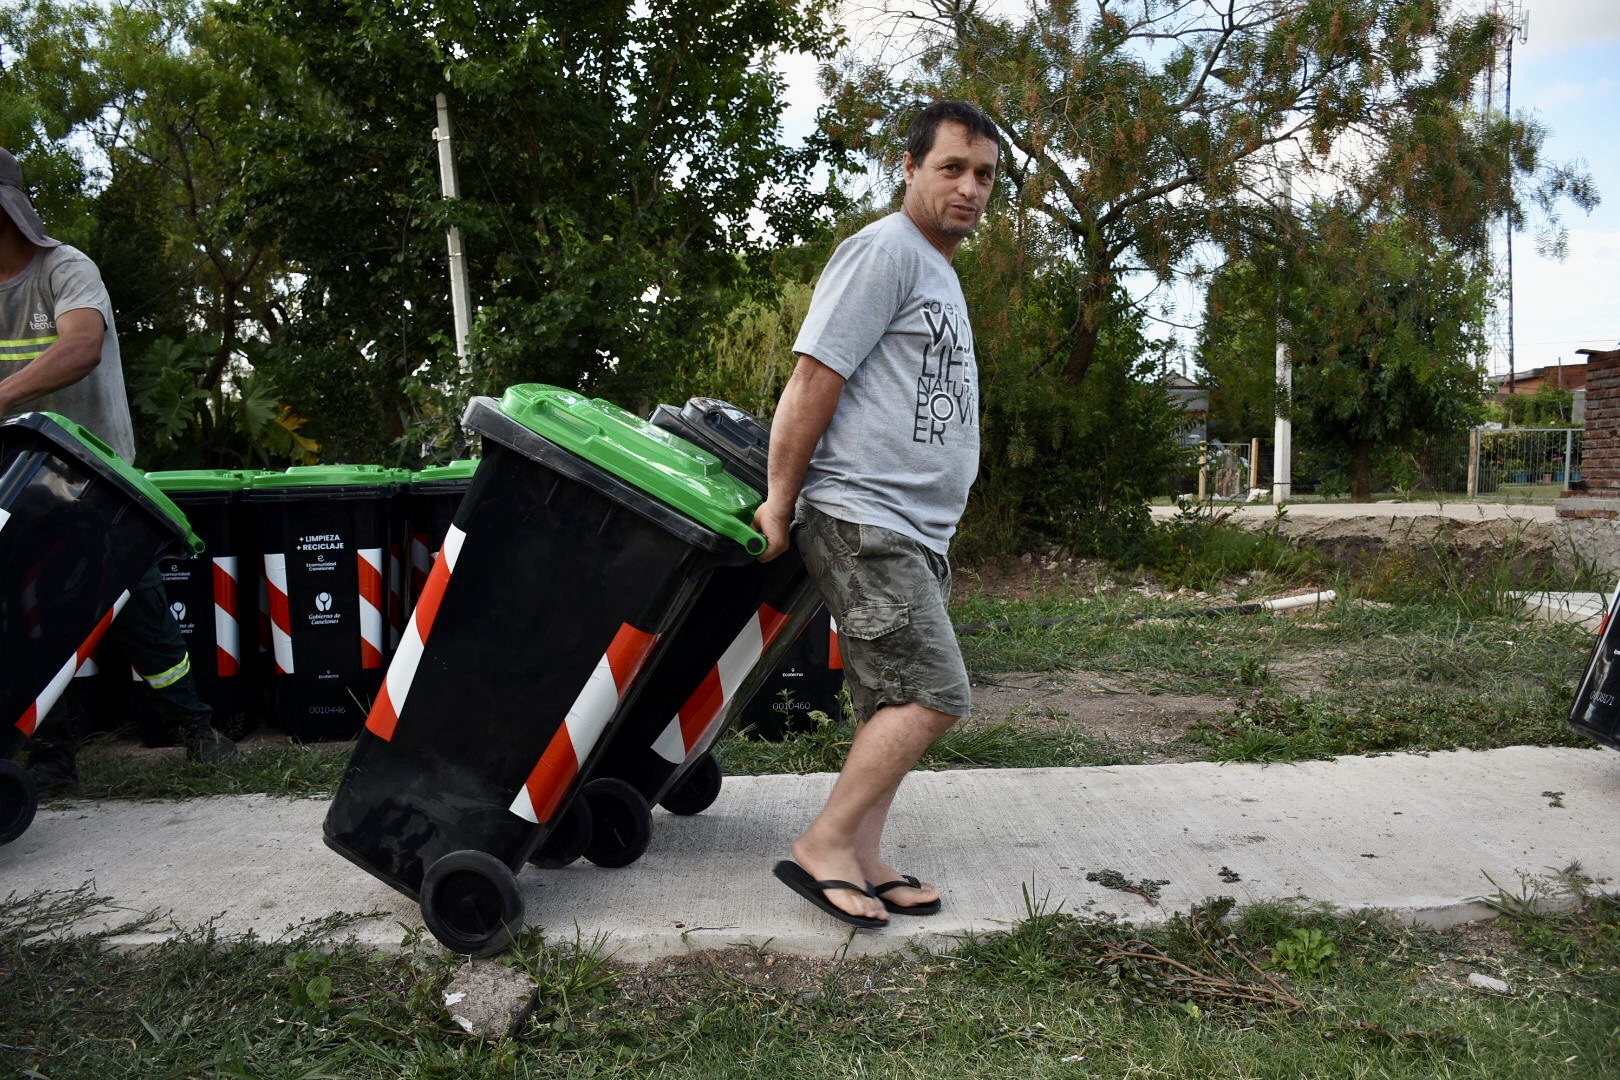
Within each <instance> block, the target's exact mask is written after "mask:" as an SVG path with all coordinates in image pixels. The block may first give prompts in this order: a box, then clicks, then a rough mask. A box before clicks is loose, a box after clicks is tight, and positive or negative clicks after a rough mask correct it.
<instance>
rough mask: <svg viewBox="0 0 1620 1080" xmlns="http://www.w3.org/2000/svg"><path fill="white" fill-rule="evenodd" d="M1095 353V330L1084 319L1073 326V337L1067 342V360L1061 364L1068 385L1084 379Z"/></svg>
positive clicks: (1077, 383) (1078, 383) (1073, 384)
mask: <svg viewBox="0 0 1620 1080" xmlns="http://www.w3.org/2000/svg"><path fill="white" fill-rule="evenodd" d="M1096 354H1097V331H1096V330H1093V329H1092V328H1091V327H1089V326H1087V325H1086V322H1085V320H1084V319H1081V320H1080V324H1079V325H1078V326H1076V327H1075V328H1074V338H1073V340H1072V341H1070V343H1069V360H1068V363H1066V364H1064V365H1063V381H1064V382H1066V383H1068V384H1069V385H1070V386H1079V385H1080V384H1081V383H1083V382H1084V381H1085V379H1086V372H1088V371H1090V370H1091V360H1092V357H1094V356H1095V355H1096Z"/></svg>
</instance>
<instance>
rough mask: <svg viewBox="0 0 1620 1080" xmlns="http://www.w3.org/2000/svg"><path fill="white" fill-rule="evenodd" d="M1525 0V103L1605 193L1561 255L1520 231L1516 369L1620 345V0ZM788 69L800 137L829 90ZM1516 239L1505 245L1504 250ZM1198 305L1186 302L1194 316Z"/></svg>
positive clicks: (1502, 323)
mask: <svg viewBox="0 0 1620 1080" xmlns="http://www.w3.org/2000/svg"><path fill="white" fill-rule="evenodd" d="M1464 2H1465V3H1469V5H1470V6H1475V5H1477V4H1480V3H1488V2H1490V0H1464ZM1503 2H1505V0H1503ZM1518 3H1519V10H1520V11H1521V12H1522V13H1523V14H1524V18H1523V19H1522V21H1523V23H1524V25H1525V27H1526V33H1525V40H1524V41H1522V42H1520V41H1517V40H1516V41H1515V42H1514V46H1513V58H1512V59H1513V70H1512V79H1511V81H1510V82H1509V84H1508V85H1509V88H1510V91H1511V95H1512V107H1513V111H1514V112H1515V113H1524V114H1527V115H1529V116H1532V117H1534V118H1535V119H1537V120H1539V121H1540V122H1541V123H1542V124H1543V125H1545V126H1546V127H1547V128H1548V132H1547V139H1546V142H1545V144H1544V146H1543V149H1542V154H1543V159H1544V160H1547V161H1553V162H1559V163H1582V162H1584V171H1586V172H1589V173H1590V174H1591V176H1592V179H1593V181H1594V182H1595V184H1596V186H1597V190H1598V194H1599V196H1600V197H1601V200H1602V201H1601V203H1600V204H1599V205H1598V206H1597V207H1595V208H1594V209H1593V210H1592V212H1591V213H1590V214H1588V213H1586V212H1584V211H1582V210H1580V209H1578V208H1577V207H1575V206H1574V205H1573V204H1570V203H1568V202H1564V203H1562V204H1560V205H1559V206H1558V208H1557V213H1558V216H1559V218H1560V219H1561V220H1562V222H1563V225H1564V227H1565V229H1567V231H1568V247H1567V252H1566V254H1565V257H1564V258H1563V259H1562V260H1561V261H1560V260H1554V259H1550V258H1544V257H1542V256H1540V255H1538V254H1537V253H1536V250H1535V241H1534V237H1533V236H1532V235H1528V234H1520V235H1518V236H1515V237H1514V240H1513V304H1512V314H1513V319H1512V322H1513V335H1512V340H1513V350H1512V366H1513V369H1514V371H1515V372H1516V373H1519V374H1523V373H1526V372H1528V371H1531V370H1533V369H1536V368H1540V367H1552V366H1555V365H1557V364H1559V363H1560V362H1562V363H1579V362H1581V361H1584V360H1585V357H1583V356H1580V355H1577V353H1576V351H1575V350H1577V349H1580V348H1590V349H1613V348H1616V347H1620V0H1518ZM783 70H784V74H786V75H787V77H788V80H789V96H788V100H789V103H790V104H789V107H788V110H787V112H786V113H785V114H784V117H783V120H784V123H783V127H784V130H785V133H786V134H787V135H788V137H789V138H790V139H791V138H793V137H794V136H795V135H796V134H799V133H803V132H807V131H808V130H809V129H810V128H811V127H812V126H813V124H814V122H815V111H816V108H817V107H818V106H819V105H820V103H821V100H822V99H821V94H820V92H819V91H818V90H817V88H816V84H815V66H814V63H813V62H811V61H810V60H809V59H808V58H806V57H790V58H784V67H783ZM1497 100H1498V103H1499V104H1500V91H1498V99H1497ZM1505 247H1506V245H1505V243H1499V244H1498V248H1499V250H1500V251H1501V253H1502V254H1503V255H1504V256H1505ZM1188 306H1189V305H1187V304H1182V312H1181V317H1182V318H1183V319H1185V318H1186V316H1187V314H1188V311H1187V308H1188ZM1191 306H1193V307H1196V304H1194V305H1191ZM1194 317H1196V316H1194ZM1507 321H1508V320H1507V311H1506V304H1505V301H1504V303H1503V304H1502V305H1501V306H1500V307H1499V310H1498V318H1497V323H1498V329H1497V331H1496V333H1495V334H1494V335H1493V336H1494V338H1495V341H1494V344H1493V348H1492V350H1491V354H1490V356H1489V357H1488V358H1487V359H1486V368H1487V370H1489V371H1490V372H1491V373H1492V374H1500V375H1503V376H1504V377H1505V375H1506V372H1507V370H1508V364H1509V352H1508V349H1507V340H1508V338H1507V333H1506V329H1507ZM1178 336H1182V337H1185V336H1186V334H1185V332H1183V333H1182V334H1181V335H1178Z"/></svg>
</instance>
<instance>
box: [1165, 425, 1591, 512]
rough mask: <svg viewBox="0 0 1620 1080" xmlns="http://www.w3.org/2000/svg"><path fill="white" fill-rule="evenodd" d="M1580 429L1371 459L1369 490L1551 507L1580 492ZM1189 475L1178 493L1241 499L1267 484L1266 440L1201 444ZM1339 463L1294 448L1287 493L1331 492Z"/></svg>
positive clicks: (1506, 435) (1496, 432)
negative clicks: (1562, 496) (1572, 492)
mask: <svg viewBox="0 0 1620 1080" xmlns="http://www.w3.org/2000/svg"><path fill="white" fill-rule="evenodd" d="M1583 433H1584V432H1583V429H1581V428H1502V429H1489V428H1478V429H1475V430H1473V431H1470V432H1467V433H1464V434H1459V435H1454V436H1445V437H1439V438H1433V439H1428V440H1426V441H1424V442H1423V443H1422V444H1421V445H1420V446H1418V447H1417V448H1415V449H1413V450H1410V451H1401V452H1399V453H1387V454H1381V455H1378V460H1377V462H1376V463H1375V467H1374V477H1373V485H1374V490H1375V491H1376V492H1379V493H1387V494H1394V495H1413V496H1419V497H1422V496H1426V495H1427V496H1436V497H1439V496H1453V497H1458V496H1461V497H1467V498H1475V497H1478V498H1486V499H1492V500H1501V501H1507V502H1535V501H1551V500H1554V499H1556V498H1558V496H1559V495H1560V494H1561V493H1562V492H1564V491H1568V490H1571V489H1572V488H1573V489H1578V488H1579V487H1580V486H1581V442H1582V438H1581V437H1582V435H1583ZM1193 453H1194V455H1195V458H1194V461H1195V464H1194V467H1193V473H1192V475H1191V476H1190V477H1189V478H1188V480H1186V481H1184V482H1183V483H1182V485H1181V486H1179V487H1177V489H1176V490H1177V491H1183V492H1186V493H1187V494H1193V492H1194V490H1196V493H1197V497H1198V498H1199V499H1201V500H1210V501H1217V500H1218V501H1231V500H1234V499H1236V500H1241V499H1243V498H1245V497H1246V496H1247V495H1248V493H1249V491H1250V490H1251V488H1263V489H1265V490H1266V491H1267V493H1268V496H1269V491H1270V488H1271V484H1272V479H1273V478H1272V444H1271V440H1270V439H1255V440H1251V441H1248V442H1226V443H1223V442H1213V441H1212V442H1208V443H1204V444H1203V445H1202V446H1201V447H1200V448H1198V449H1196V450H1194V451H1193ZM1343 470H1344V464H1343V463H1342V462H1334V461H1327V460H1323V459H1322V457H1321V456H1320V455H1317V454H1315V453H1313V451H1312V449H1311V448H1310V447H1309V446H1302V445H1301V444H1300V443H1299V442H1297V441H1296V442H1295V443H1294V460H1293V465H1292V489H1293V493H1294V494H1295V495H1296V496H1297V495H1310V494H1316V493H1328V494H1338V493H1339V492H1338V491H1337V490H1335V489H1334V484H1335V483H1337V484H1339V485H1341V486H1342V484H1343V479H1344V477H1343Z"/></svg>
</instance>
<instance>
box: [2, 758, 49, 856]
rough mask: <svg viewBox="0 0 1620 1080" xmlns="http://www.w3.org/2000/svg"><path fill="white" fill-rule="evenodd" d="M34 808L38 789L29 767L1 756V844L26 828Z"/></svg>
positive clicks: (25, 830) (29, 823) (32, 820)
mask: <svg viewBox="0 0 1620 1080" xmlns="http://www.w3.org/2000/svg"><path fill="white" fill-rule="evenodd" d="M37 809H39V793H38V792H37V791H36V790H35V789H34V778H33V777H32V776H29V775H28V770H27V769H25V768H23V767H22V766H21V765H19V764H17V763H16V762H15V761H11V760H10V759H6V760H0V844H9V843H11V842H12V841H13V840H15V839H17V837H19V836H21V835H22V834H23V833H25V832H27V831H28V826H30V825H32V824H33V823H34V811H35V810H37Z"/></svg>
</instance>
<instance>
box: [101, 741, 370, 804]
mask: <svg viewBox="0 0 1620 1080" xmlns="http://www.w3.org/2000/svg"><path fill="white" fill-rule="evenodd" d="M353 749H354V748H353V745H352V744H350V743H307V744H300V743H294V742H290V741H289V742H285V743H276V744H270V745H255V746H254V747H253V748H252V749H251V750H250V751H248V752H246V753H244V754H242V756H241V757H239V758H237V759H236V760H234V761H231V762H227V763H225V764H223V765H205V764H202V763H201V762H196V761H187V760H186V759H185V757H184V755H182V754H180V753H178V752H174V753H167V754H141V755H133V754H130V753H128V752H127V751H126V750H124V749H122V748H120V747H118V746H116V745H114V743H113V742H112V740H111V739H110V738H107V737H98V738H96V739H92V740H90V741H89V742H87V743H86V744H85V746H84V748H83V749H82V750H81V751H80V753H79V777H80V782H79V789H78V791H77V792H76V795H77V796H79V797H81V798H89V799H189V798H195V797H196V796H199V795H258V794H264V795H294V796H306V795H310V796H315V795H331V794H332V793H333V792H335V791H336V790H337V788H338V784H339V783H340V782H341V781H342V779H343V769H344V767H345V766H346V765H347V764H348V761H349V756H350V754H351V753H352V752H353Z"/></svg>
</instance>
